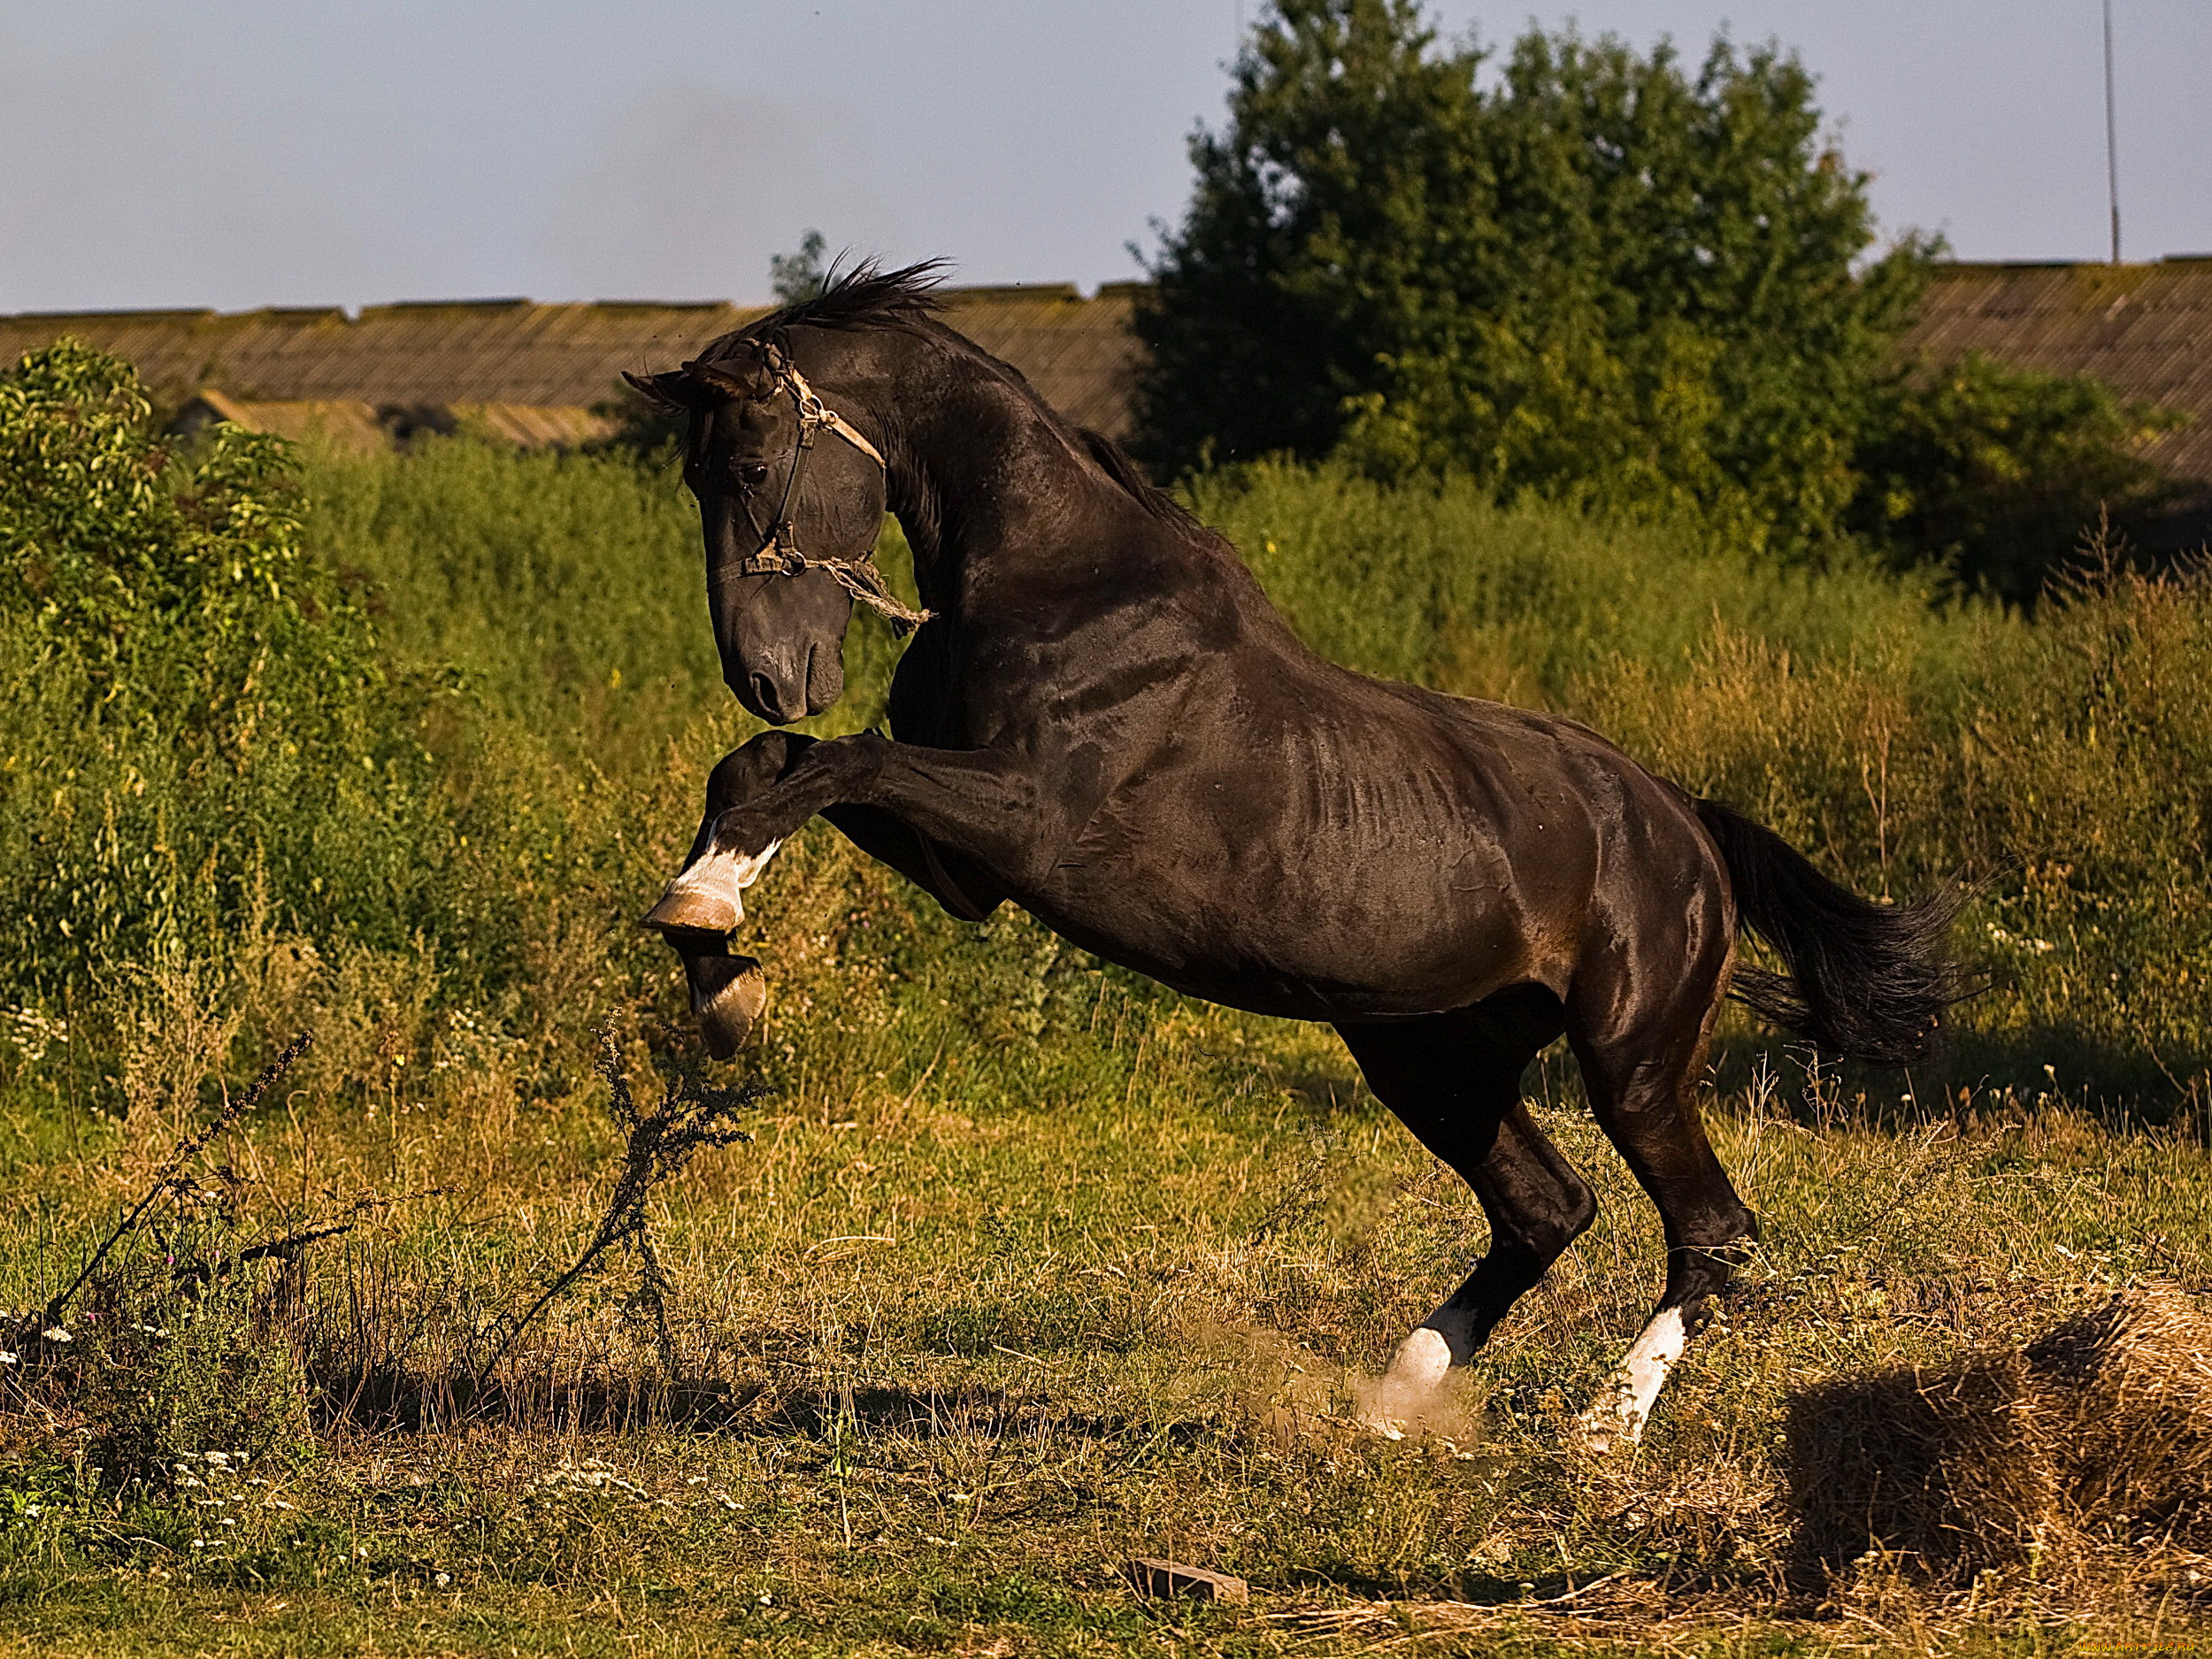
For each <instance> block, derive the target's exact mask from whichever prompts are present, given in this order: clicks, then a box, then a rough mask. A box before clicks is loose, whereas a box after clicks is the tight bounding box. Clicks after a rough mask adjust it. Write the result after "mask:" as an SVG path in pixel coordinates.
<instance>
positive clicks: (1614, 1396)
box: [1575, 1308, 1690, 1452]
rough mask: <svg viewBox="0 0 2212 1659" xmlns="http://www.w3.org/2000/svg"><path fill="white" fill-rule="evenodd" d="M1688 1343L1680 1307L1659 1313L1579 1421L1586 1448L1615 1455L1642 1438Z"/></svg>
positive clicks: (1582, 1439) (1579, 1434)
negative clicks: (1670, 1373)
mask: <svg viewBox="0 0 2212 1659" xmlns="http://www.w3.org/2000/svg"><path fill="white" fill-rule="evenodd" d="M1689 1340H1690V1334H1689V1330H1688V1327H1687V1326H1686V1325H1684V1324H1683V1322H1682V1310H1680V1309H1679V1308H1668V1309H1665V1310H1663V1311H1662V1312H1660V1313H1659V1314H1658V1315H1656V1316H1655V1317H1654V1318H1653V1319H1652V1322H1651V1323H1650V1324H1649V1325H1646V1326H1645V1327H1644V1329H1643V1333H1642V1334H1641V1335H1640V1336H1638V1337H1637V1339H1636V1340H1635V1342H1634V1343H1633V1344H1632V1346H1631V1347H1630V1348H1629V1350H1628V1352H1627V1353H1626V1354H1624V1355H1623V1356H1621V1363H1620V1364H1619V1366H1618V1367H1617V1369H1616V1370H1615V1371H1614V1372H1613V1375H1612V1377H1611V1378H1610V1379H1608V1381H1607V1383H1606V1385H1605V1386H1604V1388H1602V1389H1601V1390H1600V1391H1599V1394H1598V1397H1597V1398H1596V1399H1595V1400H1593V1401H1592V1402H1590V1407H1589V1409H1587V1410H1586V1411H1585V1412H1584V1413H1583V1414H1582V1415H1581V1416H1580V1417H1578V1418H1576V1419H1575V1429H1576V1432H1577V1433H1578V1436H1579V1437H1580V1439H1581V1441H1582V1443H1583V1445H1584V1446H1585V1447H1586V1448H1588V1449H1590V1450H1591V1451H1594V1452H1610V1451H1613V1450H1615V1449H1617V1448H1620V1447H1623V1446H1633V1445H1635V1444H1636V1442H1637V1441H1638V1440H1641V1439H1642V1438H1643V1432H1644V1425H1645V1423H1646V1422H1647V1421H1648V1420H1649V1419H1650V1417H1651V1408H1652V1406H1653V1405H1654V1404H1655V1402H1657V1400H1658V1398H1659V1390H1660V1389H1661V1388H1663V1387H1664V1386H1666V1381H1667V1373H1668V1372H1669V1371H1672V1370H1673V1369H1674V1366H1675V1362H1676V1361H1678V1360H1679V1359H1680V1358H1681V1357H1682V1350H1683V1349H1684V1348H1687V1347H1688V1346H1689Z"/></svg>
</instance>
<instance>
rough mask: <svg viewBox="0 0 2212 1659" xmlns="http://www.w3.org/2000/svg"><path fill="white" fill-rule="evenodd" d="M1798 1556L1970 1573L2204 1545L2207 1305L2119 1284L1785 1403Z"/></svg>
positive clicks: (2210, 1450)
mask: <svg viewBox="0 0 2212 1659" xmlns="http://www.w3.org/2000/svg"><path fill="white" fill-rule="evenodd" d="M1787 1435H1788V1453H1787V1463H1788V1470H1787V1472H1788V1475H1789V1479H1790V1486H1791V1497H1792V1501H1793V1507H1794V1509H1795V1512H1796V1518H1797V1524H1798V1543H1799V1548H1800V1564H1801V1567H1802V1568H1804V1569H1805V1570H1806V1571H1808V1572H1809V1574H1810V1575H1812V1576H1813V1577H1815V1578H1816V1579H1818V1580H1821V1581H1826V1582H1834V1581H1835V1580H1836V1579H1837V1578H1839V1576H1841V1575H1844V1574H1847V1572H1848V1571H1849V1570H1850V1569H1851V1568H1852V1567H1853V1566H1854V1565H1855V1563H1858V1562H1859V1561H1860V1560H1861V1559H1862V1558H1863V1556H1865V1555H1867V1553H1868V1552H1869V1551H1877V1552H1880V1553H1883V1554H1886V1555H1887V1556H1888V1557H1889V1558H1890V1559H1891V1560H1892V1562H1893V1563H1899V1564H1901V1565H1903V1566H1904V1567H1905V1568H1906V1569H1907V1570H1908V1571H1910V1572H1911V1573H1912V1574H1913V1576H1915V1577H1916V1578H1922V1579H1924V1580H1925V1581H1927V1582H1930V1583H1932V1584H1953V1585H1961V1586H1963V1585H1967V1584H1970V1583H1971V1582H1972V1581H1973V1580H1974V1579H1975V1578H1976V1577H1977V1575H1978V1574H1982V1573H1985V1572H1988V1571H1992V1570H1995V1571H2006V1570H2008V1569H2014V1568H2019V1567H2029V1568H2032V1570H2033V1571H2035V1572H2036V1574H2037V1575H2038V1576H2039V1577H2040V1578H2043V1579H2044V1581H2045V1582H2050V1581H2051V1580H2053V1579H2054V1578H2058V1577H2062V1576H2070V1575H2072V1574H2075V1573H2082V1572H2093V1571H2097V1568H2096V1564H2095V1563H2096V1562H2097V1559H2098V1557H2100V1556H2101V1555H2107V1553H2108V1552H2109V1551H2112V1550H2114V1549H2116V1548H2117V1549H2122V1550H2132V1551H2136V1552H2138V1559H2140V1555H2139V1552H2140V1551H2141V1550H2142V1549H2143V1548H2144V1547H2145V1546H2147V1545H2148V1546H2154V1547H2162V1548H2165V1549H2168V1550H2173V1551H2179V1552H2182V1553H2183V1554H2184V1555H2186V1554H2187V1552H2189V1551H2191V1550H2192V1549H2196V1548H2212V1318H2208V1317H2206V1316H2205V1315H2204V1314H2203V1313H2201V1312H2200V1311H2199V1310H2198V1309H2197V1307H2196V1305H2195V1303H2194V1302H2192V1301H2191V1299H2190V1298H2189V1297H2188V1296H2187V1295H2186V1294H2184V1293H2183V1292H2181V1291H2180V1290H2177V1289H2175V1288H2173V1287H2171V1286H2147V1287H2144V1288H2141V1289H2137V1290H2130V1291H2127V1292H2124V1293H2123V1294H2120V1295H2117V1296H2115V1297H2114V1298H2113V1299H2112V1300H2111V1301H2110V1302H2107V1303H2105V1304H2104V1305H2103V1306H2102V1307H2101V1308H2098V1309H2096V1310H2093V1311H2092V1312H2090V1313H2086V1314H2084V1315H2082V1316H2081V1317H2078V1318H2075V1319H2071V1320H2069V1321H2068V1322H2067V1323H2066V1324H2064V1325H2061V1326H2059V1327H2058V1329H2056V1330H2055V1331H2053V1332H2051V1333H2049V1334H2048V1335H2047V1336H2045V1337H2042V1338H2040V1339H2039V1340H2036V1341H2033V1342H2031V1343H2030V1344H2028V1346H2027V1348H2025V1349H2024V1350H2023V1351H2008V1352H2002V1353H1996V1354H1986V1355H1980V1356H1973V1357H1970V1358H1968V1359H1965V1360H1962V1361H1960V1362H1958V1363H1955V1364H1952V1365H1949V1366H1947V1367H1944V1368H1942V1369H1940V1370H1935V1371H1928V1370H1920V1369H1915V1370H1911V1371H1892V1372H1889V1373H1886V1374H1884V1375H1881V1376H1878V1377H1873V1378H1866V1379H1850V1380H1846V1381H1841V1382H1834V1383H1828V1384H1824V1385H1822V1386H1819V1387H1816V1388H1813V1389H1809V1390H1807V1391H1806V1392H1805V1393H1804V1394H1801V1395H1799V1396H1798V1397H1797V1399H1796V1400H1795V1401H1793V1402H1792V1406H1791V1411H1790V1417H1789V1422H1788V1426H1787Z"/></svg>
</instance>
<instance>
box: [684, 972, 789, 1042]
mask: <svg viewBox="0 0 2212 1659" xmlns="http://www.w3.org/2000/svg"><path fill="white" fill-rule="evenodd" d="M684 972H685V977H686V978H687V979H689V980H690V982H691V1011H692V1014H693V1016H694V1017H695V1018H697V1020H698V1022H699V1033H700V1035H701V1036H703V1037H704V1038H705V1039H706V1043H707V1053H708V1054H710V1055H711V1056H713V1057H714V1058H715V1059H717V1060H727V1059H729V1058H730V1057H731V1056H733V1055H734V1054H736V1053H737V1051H738V1050H739V1049H740V1048H743V1047H744V1046H745V1045H746V1043H747V1041H749V1040H750V1039H751V1038H752V1037H753V1036H754V1035H755V1034H756V1033H757V1032H758V1031H759V1028H760V1017H761V1015H762V1014H764V1012H766V1011H767V1008H768V979H767V976H766V975H764V973H762V972H761V971H760V964H759V963H758V962H757V961H756V960H755V959H754V958H752V957H751V956H701V957H698V958H696V959H695V960H692V961H687V962H686V963H685V964H684Z"/></svg>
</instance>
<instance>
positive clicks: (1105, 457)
mask: <svg viewBox="0 0 2212 1659" xmlns="http://www.w3.org/2000/svg"><path fill="white" fill-rule="evenodd" d="M944 269H945V261H944V260H942V259H925V260H922V261H921V262H920V263H918V264H916V265H902V266H900V267H899V268H898V269H896V270H893V271H886V270H884V269H883V268H882V267H881V266H880V265H878V264H877V263H876V262H875V261H874V260H872V259H866V260H863V261H862V262H861V263H859V264H858V265H854V266H852V267H851V268H849V270H845V271H837V270H834V269H833V270H832V272H831V273H830V276H829V278H828V280H826V282H825V283H824V284H823V286H822V291H821V292H820V293H818V294H817V295H815V296H814V297H813V298H811V299H805V300H800V301H798V302H796V303H794V304H790V305H785V306H780V307H779V308H778V309H777V310H775V311H771V312H769V313H768V315H767V316H765V317H763V318H761V319H759V320H758V321H757V322H752V323H749V324H747V325H746V326H744V327H742V328H741V329H738V330H737V331H735V332H734V333H733V334H724V335H723V336H722V337H721V338H720V339H718V340H716V341H714V342H711V343H710V345H708V346H707V348H706V349H704V350H703V351H702V352H701V353H700V354H699V356H700V358H701V359H702V360H703V361H704V362H708V363H711V362H714V361H716V360H717V359H718V358H721V357H729V356H732V355H733V354H734V353H735V352H736V350H737V349H738V346H739V343H740V342H746V341H770V342H774V343H775V344H777V345H784V344H785V343H786V342H787V336H788V334H789V333H790V331H791V330H792V329H794V328H800V327H805V328H829V329H837V330H841V331H842V330H851V329H860V328H902V329H906V330H908V331H910V332H911V333H914V334H926V335H927V336H928V337H929V338H931V339H933V340H934V341H936V342H939V343H940V344H941V345H943V346H945V347H946V348H948V349H950V350H952V351H953V352H954V353H955V354H956V355H957V356H960V357H966V358H969V359H970V360H971V361H973V362H976V363H979V364H981V365H984V366H985V367H986V368H987V369H988V370H990V371H992V372H994V373H995V374H996V375H997V376H998V377H999V378H1000V379H1002V380H1007V381H1009V382H1010V383H1011V384H1012V385H1013V386H1014V387H1015V388H1018V390H1019V391H1020V392H1021V393H1022V394H1023V396H1025V397H1026V398H1027V399H1028V401H1029V402H1030V403H1031V404H1032V405H1033V406H1034V407H1035V409H1036V410H1037V411H1038V413H1039V414H1041V416H1042V417H1043V418H1044V419H1046V421H1048V423H1049V424H1050V425H1051V426H1053V427H1054V429H1055V430H1056V431H1058V432H1059V433H1061V434H1063V435H1064V436H1065V437H1067V438H1068V439H1069V440H1070V442H1071V443H1072V444H1073V446H1074V447H1075V448H1076V449H1078V450H1079V451H1080V452H1081V453H1082V454H1084V455H1087V456H1088V457H1090V458H1091V460H1092V461H1093V462H1094V463H1095V464H1096V465H1097V466H1098V468H1099V470H1100V471H1101V472H1104V473H1105V474H1106V476H1107V477H1108V478H1110V479H1111V480H1113V481H1114V482H1115V483H1116V484H1117V485H1118V486H1119V487H1120V488H1121V489H1122V490H1123V492H1124V493H1125V494H1126V495H1128V496H1129V497H1130V498H1131V499H1132V500H1133V501H1135V502H1136V503H1137V504H1138V505H1139V506H1141V507H1142V508H1143V509H1144V510H1145V511H1147V512H1148V513H1150V514H1151V515H1152V516H1153V517H1154V518H1158V519H1161V520H1163V521H1164V522H1165V523H1168V524H1171V525H1173V526H1176V527H1177V528H1178V529H1180V530H1184V531H1186V532H1188V533H1190V534H1195V535H1197V536H1199V537H1201V538H1202V539H1203V540H1206V541H1219V540H1220V539H1221V538H1220V536H1219V534H1217V532H1215V531H1213V530H1211V529H1210V528H1208V527H1207V526H1205V525H1203V524H1202V523H1200V522H1199V520H1198V519H1197V518H1194V517H1193V516H1192V515H1191V514H1190V513H1189V512H1188V511H1186V510H1185V509H1184V507H1183V505H1182V503H1179V502H1178V501H1177V500H1176V499H1175V498H1174V497H1173V496H1172V495H1169V494H1168V493H1167V492H1166V491H1165V490H1164V489H1161V488H1158V487H1157V486H1156V485H1155V484H1154V483H1153V482H1152V481H1151V480H1149V479H1148V478H1146V477H1145V475H1144V473H1143V472H1141V470H1140V469H1139V467H1138V465H1137V464H1136V462H1135V461H1134V460H1133V459H1132V458H1131V457H1130V455H1129V452H1128V451H1127V450H1125V449H1123V448H1122V447H1121V446H1120V445H1119V444H1118V443H1116V442H1114V441H1113V440H1112V439H1111V438H1110V437H1108V436H1106V434H1104V433H1102V432H1094V431H1092V430H1091V429H1090V428H1089V427H1088V426H1076V425H1075V424H1074V423H1072V422H1071V421H1069V420H1068V419H1065V418H1064V417H1063V416H1062V415H1061V414H1060V412H1059V411H1057V410H1056V409H1054V408H1053V407H1052V405H1051V404H1049V403H1047V402H1045V400H1044V399H1043V398H1042V397H1041V396H1038V393H1037V389H1036V388H1034V387H1033V386H1032V385H1030V383H1029V380H1028V377H1027V376H1025V374H1023V373H1022V372H1021V371H1020V370H1019V369H1018V368H1016V367H1015V366H1014V365H1012V364H1010V363H1008V362H1006V361H1004V360H1003V359H1002V358H999V357H993V356H992V355H991V354H990V353H989V352H987V351H986V350H984V349H983V348H982V347H980V346H979V345H977V344H976V343H975V342H974V341H972V340H970V339H968V338H967V337H966V336H965V335H964V334H957V333H956V332H955V331H953V330H952V329H949V328H947V327H944V326H942V325H938V326H931V325H932V323H933V321H934V319H935V317H936V314H937V313H938V312H940V311H942V310H944V307H945V303H944V300H943V299H942V298H941V296H940V295H939V293H938V288H937V284H938V281H939V280H940V276H941V273H942V272H943V271H944Z"/></svg>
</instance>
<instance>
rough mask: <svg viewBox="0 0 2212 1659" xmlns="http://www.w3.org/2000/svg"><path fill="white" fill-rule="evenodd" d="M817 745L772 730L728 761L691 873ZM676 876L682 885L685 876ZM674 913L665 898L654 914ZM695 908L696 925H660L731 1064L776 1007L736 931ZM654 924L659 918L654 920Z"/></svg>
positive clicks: (720, 768) (714, 783) (709, 1032)
mask: <svg viewBox="0 0 2212 1659" xmlns="http://www.w3.org/2000/svg"><path fill="white" fill-rule="evenodd" d="M814 741H815V740H814V739H812V738H810V737H803V736H801V735H799V734H798V733H792V732H764V733H761V734H760V735H759V736H758V737H756V738H754V739H753V740H752V741H750V742H749V743H747V744H746V745H745V746H744V747H743V748H741V749H734V750H733V751H732V752H731V753H729V754H727V755H726V756H724V757H722V760H721V763H720V764H718V765H717V766H716V767H715V769H714V771H713V772H712V773H711V774H710V776H709V777H708V779H707V805H706V812H705V815H704V816H703V818H701V820H700V824H699V833H698V834H697V835H696V836H695V837H694V838H693V840H692V843H691V853H690V856H688V857H687V858H686V859H685V861H684V871H685V874H686V875H688V874H689V872H691V871H692V870H693V869H694V868H695V867H696V866H697V864H699V862H700V860H701V859H702V858H703V857H705V856H708V855H709V854H710V853H711V851H712V850H713V843H714V828H715V826H716V825H717V824H718V823H719V822H720V821H721V818H722V815H723V814H724V813H725V812H727V811H728V810H731V809H732V808H733V807H736V806H740V805H742V804H743V803H745V802H747V801H749V800H752V799H755V798H757V796H759V795H762V794H764V793H765V792H766V791H767V790H769V789H770V788H772V787H774V785H775V783H776V780H778V779H780V778H781V777H782V776H783V774H784V773H785V772H787V771H789V770H790V769H791V767H792V766H793V765H794V764H796V763H797V762H798V760H799V758H800V757H801V756H803V755H804V754H805V752H806V751H807V750H808V749H810V748H811V747H812V746H813V744H814ZM770 850H771V851H772V850H773V849H770ZM760 862H761V863H762V864H765V863H766V862H767V861H766V859H765V858H764V859H762V860H761V861H760ZM758 875H759V869H758V868H757V867H756V868H754V869H753V870H752V871H751V872H750V873H749V874H748V875H747V876H746V877H745V882H746V883H749V882H750V881H751V880H752V879H756V878H757V876H758ZM683 880H684V876H681V875H680V876H679V877H677V884H678V885H679V886H680V885H681V884H682V882H683ZM675 893H676V888H675V887H671V889H670V896H674V895H675ZM668 908H669V898H667V897H664V898H663V900H662V901H661V903H660V904H659V905H657V906H656V907H655V909H654V913H653V914H654V917H658V916H659V915H660V914H661V911H662V910H666V909H668ZM692 910H693V917H692V919H691V920H690V921H682V920H680V921H677V922H675V923H674V924H673V925H671V924H668V923H666V922H656V923H655V925H656V926H659V927H660V929H661V934H662V937H663V938H664V939H665V940H666V941H668V944H669V948H670V949H672V950H674V951H675V953H676V956H677V957H678V959H679V960H680V961H681V962H682V964H684V981H685V983H686V985H687V986H688V987H689V988H690V992H691V1012H692V1016H693V1018H695V1019H696V1020H698V1022H699V1029H700V1032H701V1034H702V1035H703V1036H704V1038H705V1039H706V1045H707V1052H708V1053H709V1054H710V1055H712V1056H714V1057H715V1058H716V1059H718V1060H726V1059H728V1058H729V1057H730V1056H733V1055H734V1054H735V1053H736V1052H737V1051H738V1050H739V1049H740V1048H743V1047H744V1046H745V1042H746V1040H747V1039H748V1038H749V1036H751V1034H752V1033H753V1032H754V1031H755V1029H756V1028H757V1025H758V1024H759V1021H760V1017H761V1015H762V1013H763V1012H764V1011H765V1010H766V1009H767V1006H768V982H767V979H766V978H765V976H764V975H763V974H762V972H761V970H760V963H759V962H758V961H757V959H756V958H754V957H752V956H739V955H737V954H736V953H734V952H733V951H732V950H731V949H730V948H729V931H730V930H729V927H726V926H722V927H718V926H713V925H711V918H710V916H709V915H708V913H707V912H706V910H704V909H703V907H699V906H694V907H692ZM740 914H742V911H740ZM647 919H648V920H649V921H652V920H653V917H649V918H647ZM732 926H734V923H733V924H732Z"/></svg>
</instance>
